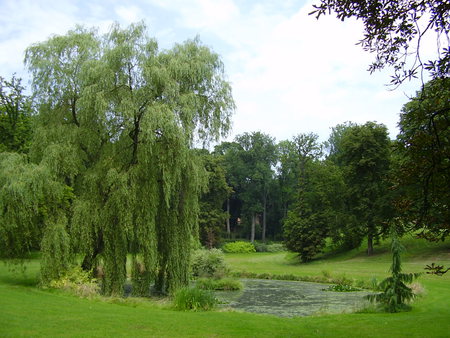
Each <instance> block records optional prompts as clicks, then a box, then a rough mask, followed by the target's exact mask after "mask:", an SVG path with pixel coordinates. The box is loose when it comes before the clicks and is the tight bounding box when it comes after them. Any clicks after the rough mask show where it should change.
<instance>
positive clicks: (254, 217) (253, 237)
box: [250, 214, 256, 243]
mask: <svg viewBox="0 0 450 338" xmlns="http://www.w3.org/2000/svg"><path fill="white" fill-rule="evenodd" d="M255 227H256V215H255V214H253V215H252V229H251V234H250V242H252V243H253V242H254V241H255Z"/></svg>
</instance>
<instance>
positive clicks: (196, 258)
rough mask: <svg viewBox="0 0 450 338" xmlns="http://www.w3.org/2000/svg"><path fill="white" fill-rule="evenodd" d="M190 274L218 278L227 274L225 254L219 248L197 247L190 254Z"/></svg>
mask: <svg viewBox="0 0 450 338" xmlns="http://www.w3.org/2000/svg"><path fill="white" fill-rule="evenodd" d="M191 269H192V275H193V276H194V277H215V278H220V277H223V276H224V275H226V274H227V272H228V268H227V265H226V263H225V256H224V254H223V252H222V251H221V250H219V249H210V250H206V249H198V250H195V251H194V252H193V254H192V263H191Z"/></svg>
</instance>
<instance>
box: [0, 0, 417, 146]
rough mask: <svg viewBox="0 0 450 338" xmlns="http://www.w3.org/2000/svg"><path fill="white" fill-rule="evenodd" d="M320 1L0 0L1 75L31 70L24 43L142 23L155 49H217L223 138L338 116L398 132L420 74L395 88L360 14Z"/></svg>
mask: <svg viewBox="0 0 450 338" xmlns="http://www.w3.org/2000/svg"><path fill="white" fill-rule="evenodd" d="M317 2H319V0H285V1H279V0H261V1H249V0H171V1H169V0H136V1H125V0H120V1H114V0H109V1H107V0H82V1H69V0H58V1H54V0H0V13H2V15H1V16H0V75H1V76H3V77H6V78H10V77H11V75H12V74H13V73H16V74H17V75H18V76H20V77H22V78H24V79H25V80H26V81H25V84H27V83H28V81H29V76H28V74H27V72H26V70H25V68H24V65H23V58H24V51H25V49H26V48H27V47H28V46H30V45H31V44H33V43H36V42H41V41H45V40H46V39H48V38H49V37H51V36H53V35H63V34H65V33H66V32H67V31H68V30H70V29H72V28H74V27H75V25H77V24H79V25H83V26H85V27H97V28H98V29H99V31H100V32H103V33H105V32H107V31H108V29H109V28H110V27H111V25H112V24H113V23H114V22H118V23H119V24H121V25H122V26H123V27H125V26H127V25H129V24H131V23H134V22H138V21H144V22H145V24H146V25H147V28H148V34H149V35H150V36H151V37H154V38H156V39H157V40H158V43H159V46H160V48H162V49H167V48H171V47H172V46H173V45H174V44H175V43H178V42H183V41H185V40H187V39H192V38H194V37H196V36H199V37H200V40H201V41H202V43H203V44H205V45H207V46H208V47H210V48H211V49H212V50H213V51H214V52H216V53H218V54H219V55H220V56H221V59H222V61H223V63H224V65H225V72H226V77H227V80H228V81H229V82H230V83H231V86H232V88H233V97H234V100H235V103H236V111H235V113H234V116H233V119H232V120H233V127H232V131H231V133H230V135H229V136H228V140H232V139H233V138H234V137H235V136H236V135H238V134H242V133H244V132H253V131H261V132H264V133H267V134H269V135H271V136H272V137H275V138H276V140H277V141H281V140H286V139H291V138H292V137H293V136H295V135H297V134H300V133H316V134H318V135H319V139H320V140H322V141H325V140H326V139H327V138H328V136H329V134H330V131H331V128H332V127H333V126H335V125H337V124H339V123H344V122H346V121H352V122H355V123H359V124H363V123H365V122H367V121H376V122H378V123H383V124H385V125H386V126H387V127H388V130H389V133H390V136H391V138H394V137H395V136H396V135H397V133H398V130H397V123H398V120H399V113H400V111H401V108H402V106H403V105H404V104H405V103H406V102H408V100H409V98H410V97H411V96H413V95H414V94H415V92H416V91H417V90H418V89H420V85H421V83H420V82H419V81H415V82H409V83H406V84H404V85H402V86H401V87H400V88H397V89H395V90H392V88H390V87H389V86H387V84H388V83H389V81H390V73H391V72H392V70H387V71H383V72H378V73H374V74H372V75H371V74H370V73H369V72H367V68H368V66H369V64H370V62H371V61H372V60H373V58H374V55H371V54H369V53H367V52H364V51H363V50H362V48H361V47H360V46H358V45H356V43H357V42H358V41H359V40H360V39H361V38H362V36H363V27H362V25H361V24H360V23H359V22H356V21H346V22H341V21H339V20H338V19H336V18H335V17H333V16H326V17H321V19H320V20H316V19H315V17H314V16H312V15H308V13H309V12H311V10H312V4H313V3H317Z"/></svg>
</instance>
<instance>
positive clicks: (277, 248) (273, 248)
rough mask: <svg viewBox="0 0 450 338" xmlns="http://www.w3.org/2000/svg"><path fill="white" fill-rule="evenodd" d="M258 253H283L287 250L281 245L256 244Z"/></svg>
mask: <svg viewBox="0 0 450 338" xmlns="http://www.w3.org/2000/svg"><path fill="white" fill-rule="evenodd" d="M254 246H255V249H256V252H282V251H286V248H285V247H284V245H283V244H281V243H255V244H254Z"/></svg>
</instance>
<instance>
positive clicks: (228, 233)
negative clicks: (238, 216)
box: [227, 198, 231, 238]
mask: <svg viewBox="0 0 450 338" xmlns="http://www.w3.org/2000/svg"><path fill="white" fill-rule="evenodd" d="M227 213H228V217H227V236H228V238H230V237H231V227H230V217H231V214H230V199H229V198H228V199H227Z"/></svg>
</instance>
